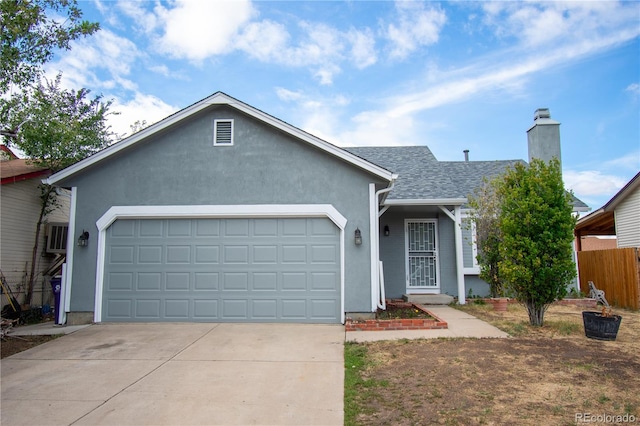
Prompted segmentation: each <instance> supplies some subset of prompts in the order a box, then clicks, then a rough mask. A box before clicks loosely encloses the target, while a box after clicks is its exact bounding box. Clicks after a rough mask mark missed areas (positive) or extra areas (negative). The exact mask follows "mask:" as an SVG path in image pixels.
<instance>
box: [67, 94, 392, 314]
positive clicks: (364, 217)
mask: <svg viewBox="0 0 640 426" xmlns="http://www.w3.org/2000/svg"><path fill="white" fill-rule="evenodd" d="M214 119H234V120H235V121H234V135H235V136H234V137H235V143H234V145H233V146H217V147H214V146H213V120H214ZM370 182H377V183H381V182H380V179H379V178H376V177H374V176H372V175H370V174H369V173H366V172H364V171H362V170H360V169H356V168H355V167H354V166H352V165H347V164H346V163H344V162H343V161H341V160H338V159H336V158H335V157H333V156H330V155H328V154H326V153H324V152H322V151H320V150H318V149H316V148H313V147H311V146H310V145H308V144H306V143H302V142H300V141H298V140H296V139H293V138H292V137H291V136H289V135H286V134H284V133H282V132H280V131H279V130H277V129H274V128H272V127H270V126H268V125H266V124H264V123H262V122H259V121H256V120H254V119H253V118H251V117H248V116H246V115H244V114H242V113H241V112H238V111H237V110H235V109H233V108H230V107H227V106H213V107H212V108H211V109H208V110H206V111H203V112H201V113H199V114H197V115H195V116H192V117H191V118H190V119H189V120H188V121H187V120H184V121H183V122H181V123H180V125H179V126H178V127H174V128H171V129H168V130H166V131H165V132H163V133H162V134H160V135H155V136H154V137H153V138H150V139H149V140H148V141H145V142H140V143H138V144H136V145H134V146H133V147H132V148H129V149H127V150H125V151H124V152H120V153H119V154H117V156H116V157H115V158H113V157H112V158H111V159H109V160H107V161H104V162H101V163H98V164H96V165H94V166H92V167H91V168H89V169H87V170H86V171H85V172H83V173H82V174H79V175H76V176H75V177H73V178H71V179H68V180H67V181H65V182H62V184H63V185H64V186H75V187H77V206H78V207H77V213H76V233H79V232H81V230H83V229H86V230H89V232H90V233H91V238H90V241H89V246H88V247H86V248H76V250H75V253H74V264H73V283H72V294H71V310H72V311H93V310H94V296H95V291H94V289H95V271H96V261H97V238H96V237H97V228H96V224H95V223H96V220H98V218H100V217H101V216H102V215H103V214H104V213H105V212H106V211H107V209H109V208H110V207H111V206H117V205H206V204H214V205H242V204H331V205H333V206H334V207H335V208H336V209H337V210H338V211H339V212H340V213H341V214H342V215H343V216H345V217H346V218H347V221H348V222H347V225H346V229H345V264H346V265H345V310H346V311H347V312H349V311H370V310H371V281H370V274H369V271H370V246H369V243H370V241H369V238H368V236H369V192H368V191H369V190H368V185H369V183H370ZM356 228H360V230H361V231H362V235H363V244H362V245H361V246H355V245H354V243H353V235H354V231H355V229H356Z"/></svg>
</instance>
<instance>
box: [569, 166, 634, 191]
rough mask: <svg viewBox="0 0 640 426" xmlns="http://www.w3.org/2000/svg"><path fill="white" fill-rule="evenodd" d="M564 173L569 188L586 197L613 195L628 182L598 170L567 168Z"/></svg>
mask: <svg viewBox="0 0 640 426" xmlns="http://www.w3.org/2000/svg"><path fill="white" fill-rule="evenodd" d="M562 175H563V179H564V182H565V185H566V187H567V188H568V189H571V190H573V191H574V192H575V193H576V195H579V196H585V197H602V196H608V195H610V196H613V195H614V194H615V193H616V192H618V191H619V190H620V188H622V187H623V186H624V185H625V184H626V183H627V182H626V180H625V179H623V178H621V177H619V176H614V175H610V174H603V173H602V172H600V171H597V170H583V171H575V170H565V171H563V172H562Z"/></svg>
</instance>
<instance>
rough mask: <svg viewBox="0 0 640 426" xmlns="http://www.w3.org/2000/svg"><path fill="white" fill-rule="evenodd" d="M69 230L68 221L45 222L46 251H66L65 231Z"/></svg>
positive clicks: (61, 252) (62, 252)
mask: <svg viewBox="0 0 640 426" xmlns="http://www.w3.org/2000/svg"><path fill="white" fill-rule="evenodd" d="M68 232H69V224H68V223H49V224H47V247H46V249H45V251H46V252H47V253H60V254H64V253H66V252H67V233H68Z"/></svg>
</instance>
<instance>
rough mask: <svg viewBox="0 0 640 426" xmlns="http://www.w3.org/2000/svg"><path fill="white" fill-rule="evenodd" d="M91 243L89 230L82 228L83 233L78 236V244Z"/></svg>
mask: <svg viewBox="0 0 640 426" xmlns="http://www.w3.org/2000/svg"><path fill="white" fill-rule="evenodd" d="M88 244H89V231H85V230H84V229H83V230H82V234H80V236H79V237H78V245H79V246H80V247H86V246H87V245H88Z"/></svg>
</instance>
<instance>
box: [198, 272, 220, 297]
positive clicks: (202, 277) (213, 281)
mask: <svg viewBox="0 0 640 426" xmlns="http://www.w3.org/2000/svg"><path fill="white" fill-rule="evenodd" d="M194 275H195V286H194V290H195V291H196V292H198V291H212V290H218V281H219V276H218V273H217V272H196V273H195V274H194Z"/></svg>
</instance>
